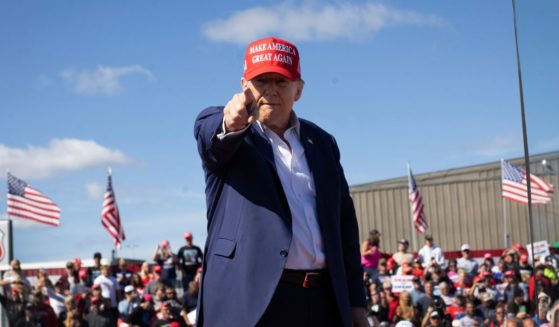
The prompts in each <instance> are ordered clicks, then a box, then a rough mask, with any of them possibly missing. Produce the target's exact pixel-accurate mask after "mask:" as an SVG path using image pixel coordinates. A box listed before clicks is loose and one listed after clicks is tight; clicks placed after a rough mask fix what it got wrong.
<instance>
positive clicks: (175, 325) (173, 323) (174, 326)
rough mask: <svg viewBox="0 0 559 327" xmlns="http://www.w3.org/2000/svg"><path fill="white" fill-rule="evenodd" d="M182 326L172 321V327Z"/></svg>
mask: <svg viewBox="0 0 559 327" xmlns="http://www.w3.org/2000/svg"><path fill="white" fill-rule="evenodd" d="M180 325H181V324H179V323H178V322H176V321H172V322H171V325H170V326H171V327H180Z"/></svg>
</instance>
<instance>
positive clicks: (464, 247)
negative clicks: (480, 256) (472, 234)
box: [460, 244, 470, 252]
mask: <svg viewBox="0 0 559 327" xmlns="http://www.w3.org/2000/svg"><path fill="white" fill-rule="evenodd" d="M460 251H462V252H464V251H470V244H462V247H461V248H460Z"/></svg>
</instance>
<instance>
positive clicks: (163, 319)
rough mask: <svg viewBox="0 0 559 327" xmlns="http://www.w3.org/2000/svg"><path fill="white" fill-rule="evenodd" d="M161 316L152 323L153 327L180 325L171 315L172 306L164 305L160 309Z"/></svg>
mask: <svg viewBox="0 0 559 327" xmlns="http://www.w3.org/2000/svg"><path fill="white" fill-rule="evenodd" d="M158 311H159V314H158V315H157V316H156V318H155V320H154V321H153V322H152V323H151V327H163V326H171V324H172V323H173V322H174V323H178V321H179V320H178V319H177V317H176V316H173V315H172V313H171V306H170V305H169V304H168V303H163V304H162V305H161V306H160V307H159V310H158Z"/></svg>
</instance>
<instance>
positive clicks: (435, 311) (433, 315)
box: [429, 310, 440, 318]
mask: <svg viewBox="0 0 559 327" xmlns="http://www.w3.org/2000/svg"><path fill="white" fill-rule="evenodd" d="M435 317H440V316H439V312H438V311H437V310H433V312H431V315H430V316H429V318H435Z"/></svg>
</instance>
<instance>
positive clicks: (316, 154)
mask: <svg viewBox="0 0 559 327" xmlns="http://www.w3.org/2000/svg"><path fill="white" fill-rule="evenodd" d="M300 122H301V130H300V133H301V144H303V148H304V149H305V157H306V158H307V164H308V166H309V170H310V171H311V173H312V176H313V180H314V188H315V190H316V215H317V219H318V222H319V226H320V229H321V232H322V235H325V234H324V230H323V229H324V227H325V226H326V224H325V223H326V222H325V221H324V217H325V215H324V214H325V210H327V209H325V208H327V203H325V201H324V199H325V194H324V192H326V191H327V190H328V189H329V188H328V185H327V183H328V181H327V178H326V176H325V175H324V162H321V161H323V160H328V159H327V158H325V157H324V155H323V153H322V150H321V148H320V147H321V146H322V145H321V144H320V140H319V138H318V137H317V136H316V135H315V133H313V130H312V128H311V127H310V126H308V125H307V124H306V123H305V122H304V121H302V120H300Z"/></svg>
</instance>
